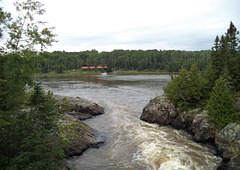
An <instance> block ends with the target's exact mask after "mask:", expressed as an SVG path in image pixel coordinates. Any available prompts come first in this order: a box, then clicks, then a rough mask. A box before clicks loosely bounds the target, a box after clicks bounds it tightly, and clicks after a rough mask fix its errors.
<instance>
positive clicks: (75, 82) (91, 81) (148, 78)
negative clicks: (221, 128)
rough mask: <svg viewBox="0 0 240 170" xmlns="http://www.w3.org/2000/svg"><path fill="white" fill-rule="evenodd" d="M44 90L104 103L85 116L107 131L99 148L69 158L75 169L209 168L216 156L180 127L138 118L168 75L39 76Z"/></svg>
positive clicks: (200, 169) (214, 162) (160, 89)
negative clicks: (102, 110) (97, 111)
mask: <svg viewBox="0 0 240 170" xmlns="http://www.w3.org/2000/svg"><path fill="white" fill-rule="evenodd" d="M39 81H41V82H42V85H43V86H44V88H45V89H46V90H50V91H53V92H54V94H58V95H62V96H74V97H77V96H79V97H81V98H84V99H88V100H91V101H94V102H96V103H98V104H100V105H101V106H103V107H104V108H105V114H103V115H100V116H97V117H94V118H92V119H89V120H86V121H84V122H85V123H86V124H88V125H90V126H91V127H93V128H95V129H97V130H98V131H99V132H100V133H101V134H102V135H104V136H106V143H105V144H104V145H103V146H101V147H100V148H99V149H89V150H87V151H85V152H84V153H83V155H81V156H79V157H75V158H73V159H71V160H69V161H68V164H69V165H70V166H71V167H72V168H74V169H81V170H85V169H86V170H99V169H106V170H112V169H117V170H119V169H129V170H130V169H138V170H140V169H160V170H168V169H169V170H178V169H182V170H188V169H191V170H195V169H196V170H206V169H207V170H211V169H216V168H217V166H218V165H219V163H220V161H221V159H220V158H219V157H216V156H214V152H213V150H211V149H210V148H208V147H206V146H204V145H201V144H197V143H194V142H192V138H191V136H190V135H189V134H187V133H186V132H184V131H179V130H175V129H172V128H170V127H159V126H158V125H156V124H150V123H146V122H143V121H141V120H140V119H139V117H140V115H141V113H142V109H143V107H144V106H145V105H146V104H147V103H148V101H149V100H150V99H151V98H154V97H155V96H156V95H157V94H162V93H163V90H162V87H163V86H164V85H166V83H167V82H169V81H170V78H169V76H167V75H131V76H129V75H128V76H120V75H108V76H92V75H87V76H78V77H69V78H67V77H62V78H59V77H58V78H41V79H39Z"/></svg>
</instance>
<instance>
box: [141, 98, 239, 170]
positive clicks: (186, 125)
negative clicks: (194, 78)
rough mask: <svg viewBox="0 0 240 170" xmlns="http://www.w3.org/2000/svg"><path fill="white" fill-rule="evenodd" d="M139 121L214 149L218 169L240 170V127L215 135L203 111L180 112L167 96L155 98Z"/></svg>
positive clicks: (216, 131)
mask: <svg viewBox="0 0 240 170" xmlns="http://www.w3.org/2000/svg"><path fill="white" fill-rule="evenodd" d="M140 119H141V120H143V121H146V122H149V123H157V124H159V125H160V126H171V127H173V128H176V129H182V130H185V131H187V132H189V133H190V134H192V136H193V140H194V141H196V142H201V143H206V144H210V145H211V146H213V147H214V148H215V150H216V152H217V154H218V155H219V156H221V157H222V159H223V160H222V164H221V165H220V166H219V167H218V169H229V170H230V169H231V170H234V169H240V124H237V123H230V124H229V125H227V126H226V127H225V128H224V129H223V130H221V131H218V130H217V129H216V128H215V127H214V126H213V125H211V124H210V123H209V122H208V114H207V111H206V110H201V109H195V110H191V111H188V112H179V111H178V109H176V108H175V107H174V105H173V104H171V103H170V101H169V100H168V98H167V96H165V95H162V96H157V97H156V98H154V99H152V100H150V102H149V103H148V104H147V105H146V106H145V107H144V108H143V112H142V115H141V117H140Z"/></svg>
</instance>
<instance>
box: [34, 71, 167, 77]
mask: <svg viewBox="0 0 240 170" xmlns="http://www.w3.org/2000/svg"><path fill="white" fill-rule="evenodd" d="M108 74H109V75H140V74H146V75H168V74H170V73H169V72H168V71H160V70H144V71H138V70H116V71H113V72H110V73H108ZM76 75H101V71H92V70H91V71H83V70H74V71H73V70H65V71H64V72H63V73H56V71H52V72H49V73H37V74H36V75H35V76H36V77H51V76H76Z"/></svg>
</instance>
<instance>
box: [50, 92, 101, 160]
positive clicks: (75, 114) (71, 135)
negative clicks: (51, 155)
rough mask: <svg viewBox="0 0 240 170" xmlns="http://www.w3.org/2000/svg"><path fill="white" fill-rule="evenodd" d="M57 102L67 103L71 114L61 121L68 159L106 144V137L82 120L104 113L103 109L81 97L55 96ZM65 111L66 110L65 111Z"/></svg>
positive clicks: (63, 117) (65, 115)
mask: <svg viewBox="0 0 240 170" xmlns="http://www.w3.org/2000/svg"><path fill="white" fill-rule="evenodd" d="M54 97H55V99H56V100H59V101H61V102H63V101H65V102H64V103H67V105H68V106H69V107H67V109H69V112H67V113H66V114H64V115H63V116H62V117H61V119H60V120H59V127H60V133H61V137H62V140H63V141H64V142H65V147H64V153H65V156H66V157H72V156H78V155H81V154H82V153H83V152H84V151H85V150H86V149H88V148H90V147H93V148H98V147H100V146H101V145H102V144H103V143H104V142H105V137H104V136H102V135H100V134H99V133H98V131H97V130H95V129H92V128H91V127H89V126H88V125H86V124H84V123H83V122H81V120H84V119H89V118H91V117H92V116H96V115H100V114H103V113H104V109H103V107H101V106H99V105H98V104H96V103H94V102H91V101H88V100H85V99H81V98H79V97H62V96H54ZM64 110H65V109H64Z"/></svg>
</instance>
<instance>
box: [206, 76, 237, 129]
mask: <svg viewBox="0 0 240 170" xmlns="http://www.w3.org/2000/svg"><path fill="white" fill-rule="evenodd" d="M207 109H208V114H209V116H210V120H211V121H212V122H213V124H214V125H215V126H216V127H217V128H218V129H222V128H224V127H225V126H226V125H227V124H228V123H230V122H232V121H233V120H234V118H236V114H235V110H234V106H233V97H232V96H231V94H230V91H229V89H228V87H227V85H226V83H225V81H224V80H223V78H222V77H220V78H219V79H218V80H217V81H216V83H215V86H214V87H213V91H212V93H211V96H210V99H209V102H208V105H207Z"/></svg>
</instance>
